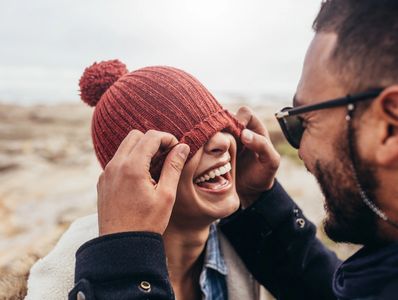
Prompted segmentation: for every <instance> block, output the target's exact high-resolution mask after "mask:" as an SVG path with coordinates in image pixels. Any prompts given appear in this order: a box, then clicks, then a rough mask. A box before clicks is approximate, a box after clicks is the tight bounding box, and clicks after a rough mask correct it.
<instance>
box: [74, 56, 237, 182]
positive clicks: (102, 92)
mask: <svg viewBox="0 0 398 300" xmlns="http://www.w3.org/2000/svg"><path fill="white" fill-rule="evenodd" d="M79 85H80V90H81V98H82V100H83V101H85V102H86V103H88V104H89V105H91V106H95V110H94V114H93V119H92V130H91V133H92V139H93V143H94V149H95V153H96V155H97V158H98V160H99V162H100V164H101V166H102V167H103V168H104V167H105V166H106V164H107V163H108V162H109V161H110V160H111V159H112V157H113V156H114V154H115V152H116V150H117V148H118V147H119V145H120V143H121V142H122V140H123V139H124V138H125V137H126V136H127V134H128V133H129V132H130V131H131V130H133V129H137V130H140V131H142V132H146V131H148V130H149V129H155V130H160V131H165V132H169V133H171V134H173V135H174V136H176V138H177V139H178V140H179V141H180V142H181V143H186V144H188V145H189V146H190V153H189V156H188V160H189V159H190V158H191V157H192V156H193V155H194V154H195V153H196V151H197V150H198V149H199V148H200V147H201V146H203V145H204V144H205V143H206V142H207V141H208V140H209V139H210V138H211V137H212V136H213V135H214V134H215V133H217V132H219V131H221V130H224V131H227V132H230V133H231V134H232V135H234V136H235V138H236V139H237V140H238V141H239V136H240V133H241V130H242V129H243V125H242V124H241V123H239V122H238V121H237V120H236V119H235V118H234V117H233V116H232V115H231V114H230V113H229V112H228V111H227V110H225V109H223V108H222V106H221V105H220V104H219V103H218V102H217V100H216V99H215V98H214V97H213V96H212V95H211V94H210V92H209V91H208V90H207V89H206V88H205V87H204V86H203V85H202V84H201V83H200V82H199V81H198V80H197V79H196V78H194V77H193V76H192V75H190V74H188V73H186V72H184V71H182V70H179V69H176V68H172V67H166V66H155V67H146V68H142V69H139V70H136V71H133V72H130V73H127V69H126V66H125V65H124V64H122V63H121V62H119V61H117V60H112V61H105V62H100V63H94V64H93V65H92V66H91V67H89V68H87V69H86V70H85V71H84V74H83V76H82V78H81V79H80V83H79ZM166 155H167V152H165V153H160V154H159V155H157V156H156V157H155V158H154V159H153V160H152V164H151V175H152V177H153V178H154V179H155V180H157V179H158V178H159V175H160V171H161V168H162V164H163V161H164V158H165V157H166Z"/></svg>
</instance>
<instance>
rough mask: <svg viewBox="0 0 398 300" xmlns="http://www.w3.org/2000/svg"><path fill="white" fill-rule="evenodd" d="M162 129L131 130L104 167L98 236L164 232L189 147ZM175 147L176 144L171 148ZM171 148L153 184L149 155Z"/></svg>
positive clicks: (99, 205)
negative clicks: (133, 232)
mask: <svg viewBox="0 0 398 300" xmlns="http://www.w3.org/2000/svg"><path fill="white" fill-rule="evenodd" d="M177 144H178V141H177V139H176V138H175V137H174V136H173V135H171V134H169V133H165V132H160V131H154V130H149V131H148V132H147V133H145V134H143V133H142V132H140V131H138V130H132V131H131V132H130V133H129V134H128V135H127V137H126V138H125V139H124V140H123V142H122V143H121V144H120V146H119V148H118V150H117V152H116V153H115V155H114V157H113V158H112V160H111V161H110V162H109V163H108V164H107V166H106V167H105V170H104V172H103V173H102V174H101V176H100V178H99V180H98V184H97V191H98V219H99V220H98V221H99V233H100V235H105V234H111V233H117V232H125V231H150V232H156V233H159V234H163V232H164V231H165V229H166V227H167V224H168V223H169V219H170V215H171V211H172V208H173V206H174V201H175V197H176V191H177V185H178V181H179V179H180V175H181V171H182V169H183V167H184V164H185V161H186V159H187V156H188V153H189V146H188V145H186V144H179V145H177ZM174 146H175V147H174ZM171 147H174V148H173V149H172V150H171V151H170V153H169V154H168V156H167V158H166V160H165V163H164V165H163V169H162V172H161V175H160V179H159V182H158V183H156V182H155V181H154V180H153V179H152V178H151V175H150V172H149V167H150V163H151V159H152V157H153V156H154V155H155V154H156V152H157V151H158V150H159V149H169V148H171Z"/></svg>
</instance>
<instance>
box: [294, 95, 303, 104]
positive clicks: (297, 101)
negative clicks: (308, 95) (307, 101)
mask: <svg viewBox="0 0 398 300" xmlns="http://www.w3.org/2000/svg"><path fill="white" fill-rule="evenodd" d="M300 105H302V103H301V101H300V100H299V99H298V98H297V95H294V97H293V107H297V106H300Z"/></svg>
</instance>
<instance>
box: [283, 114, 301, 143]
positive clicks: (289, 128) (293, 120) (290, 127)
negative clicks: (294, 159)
mask: <svg viewBox="0 0 398 300" xmlns="http://www.w3.org/2000/svg"><path fill="white" fill-rule="evenodd" d="M281 122H283V127H284V133H285V135H286V138H287V140H288V141H289V143H290V144H291V145H292V146H293V147H294V148H296V149H298V148H300V142H301V137H302V136H303V133H304V128H303V124H302V121H301V119H300V118H299V117H297V116H288V117H285V118H283V119H282V120H281Z"/></svg>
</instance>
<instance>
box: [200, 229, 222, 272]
mask: <svg viewBox="0 0 398 300" xmlns="http://www.w3.org/2000/svg"><path fill="white" fill-rule="evenodd" d="M205 268H211V269H213V270H215V271H217V272H219V273H221V274H222V275H227V274H228V268H227V265H226V263H225V260H224V257H223V256H222V252H221V248H220V242H219V240H218V234H217V225H216V224H215V223H213V224H211V225H210V232H209V238H208V240H207V244H206V252H205V258H204V262H203V269H205Z"/></svg>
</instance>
